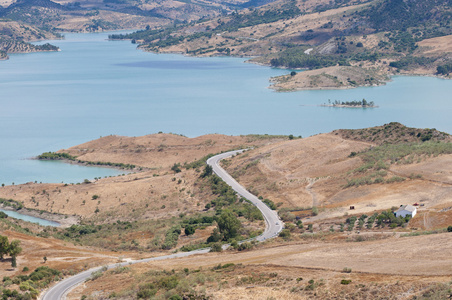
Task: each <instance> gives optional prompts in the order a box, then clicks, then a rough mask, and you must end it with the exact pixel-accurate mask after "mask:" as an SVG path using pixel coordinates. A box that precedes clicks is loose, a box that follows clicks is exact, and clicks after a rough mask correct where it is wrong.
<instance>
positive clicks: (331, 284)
mask: <svg viewBox="0 0 452 300" xmlns="http://www.w3.org/2000/svg"><path fill="white" fill-rule="evenodd" d="M451 246H452V235H451V234H449V233H445V234H436V235H429V236H418V237H409V238H408V237H403V238H397V237H391V238H389V239H386V240H384V242H382V241H368V242H360V243H353V242H337V241H336V242H334V241H333V239H329V238H326V239H319V240H310V241H309V240H306V241H302V242H300V241H299V242H291V243H285V244H284V243H281V242H280V241H278V242H275V241H272V242H270V243H268V244H265V245H260V246H259V247H258V248H257V249H253V250H250V251H244V252H236V251H224V252H223V253H219V254H217V253H210V254H207V255H203V256H202V257H201V256H192V257H187V258H181V259H173V260H168V261H158V262H152V263H145V264H138V265H134V266H130V267H129V268H128V269H127V270H121V272H120V271H119V270H118V271H116V272H115V271H109V272H106V273H105V275H103V276H102V277H100V278H98V279H96V280H94V281H89V282H85V283H84V284H82V285H80V286H79V287H77V288H76V289H74V290H73V291H72V292H71V293H70V294H69V297H68V299H74V300H75V299H80V298H81V297H82V296H83V295H85V296H88V297H87V299H101V298H102V299H103V298H105V299H106V298H108V296H109V295H112V294H113V295H115V296H117V297H118V298H119V299H131V298H133V295H136V293H137V291H138V290H140V289H141V288H140V286H142V287H143V286H146V284H147V283H149V282H152V280H154V282H155V281H156V279H153V278H155V277H157V280H158V278H161V277H162V276H164V275H166V276H173V278H174V277H177V278H179V279H180V283H179V284H180V286H179V287H176V288H175V290H172V291H168V292H166V293H165V292H164V291H159V293H158V295H157V296H160V298H158V299H164V298H165V297H167V296H168V295H171V292H173V293H174V292H176V293H178V294H179V295H182V294H192V295H193V294H194V295H204V296H207V297H211V298H210V299H414V297H415V296H419V297H422V296H424V295H427V296H429V295H432V294H435V293H437V294H439V296H438V297H436V298H435V297H426V298H421V299H445V298H443V297H444V296H447V295H448V292H447V290H448V289H449V288H450V275H451V267H452V259H451V258H450V255H449V253H450V252H449V251H451V250H452V248H451ZM230 264H233V265H232V266H229V267H228V265H230ZM221 265H223V266H224V267H223V268H221ZM344 269H348V271H346V272H344ZM192 272H193V273H192ZM151 277H153V278H151ZM160 280H161V279H160ZM342 280H351V283H350V284H346V283H342V284H341V281H342ZM137 283H139V284H137ZM441 290H443V292H444V293H446V294H440V291H441ZM444 290H445V291H444Z"/></svg>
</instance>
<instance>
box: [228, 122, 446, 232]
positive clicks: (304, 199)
mask: <svg viewBox="0 0 452 300" xmlns="http://www.w3.org/2000/svg"><path fill="white" fill-rule="evenodd" d="M386 127H387V128H386ZM401 128H402V129H403V127H400V125H399V124H389V125H386V126H382V127H377V128H376V129H375V132H377V131H378V132H379V133H378V134H375V135H372V134H369V132H367V131H363V133H362V134H364V135H362V134H361V133H356V132H355V133H351V134H350V133H348V131H341V130H339V131H335V132H333V133H328V134H319V135H316V136H312V137H309V138H305V139H298V140H294V141H291V142H281V143H278V144H272V145H268V146H263V147H260V148H257V149H255V150H250V151H248V152H247V153H246V154H244V155H241V156H239V157H237V158H234V159H233V160H229V161H226V162H225V163H224V165H225V167H226V169H227V170H228V171H229V172H230V174H232V175H233V176H234V177H235V178H237V179H238V180H239V182H241V183H242V184H243V185H245V186H246V187H247V188H248V189H249V190H251V191H253V192H254V193H255V194H259V195H263V197H264V198H269V199H271V200H272V201H273V202H274V203H280V205H282V207H291V208H297V207H299V208H303V207H305V208H306V207H312V206H319V207H322V209H323V212H322V211H321V212H320V214H319V216H316V217H315V219H319V218H330V217H333V216H334V217H339V216H343V215H344V213H352V212H350V211H349V206H355V211H353V213H356V214H358V213H359V214H363V213H367V214H369V213H374V212H376V211H381V210H385V209H389V208H391V207H393V206H396V207H399V206H400V205H402V204H414V203H416V202H417V203H419V204H423V205H424V206H423V207H422V208H421V209H420V211H421V212H422V211H430V210H432V211H436V210H440V209H442V208H443V206H444V205H445V206H447V205H448V203H450V201H451V200H452V199H451V194H452V177H451V174H452V173H451V169H452V164H451V163H452V155H450V154H446V155H441V156H438V157H433V156H432V157H429V156H428V155H419V156H416V157H414V156H413V158H410V159H412V160H413V161H411V162H408V161H407V162H404V161H403V160H402V159H401V160H400V161H399V162H398V163H392V164H391V163H389V162H385V163H387V164H389V166H388V168H387V170H384V171H381V172H382V173H381V175H377V174H380V173H378V171H375V173H374V174H370V175H364V174H367V173H366V172H365V170H361V171H357V169H359V168H360V167H361V166H363V162H362V159H361V157H360V156H359V155H356V156H351V155H350V154H351V153H352V152H354V153H359V152H363V150H366V149H368V148H369V147H375V146H378V144H379V143H381V142H383V141H384V139H386V141H387V142H392V143H395V142H396V140H397V139H399V142H405V143H408V142H414V141H415V140H416V139H417V138H418V137H417V135H418V134H419V132H421V131H417V130H415V131H414V133H413V135H411V134H409V133H408V131H409V130H410V129H407V128H405V129H403V130H406V131H407V133H406V134H404V135H398V134H395V132H399V131H400V130H401ZM380 131H381V133H380ZM383 132H390V133H388V134H386V133H385V135H384V137H383V135H381V134H383ZM368 135H369V136H368ZM434 135H435V134H434ZM370 137H373V139H374V141H372V139H371V138H370ZM438 137H439V138H440V139H441V140H442V139H444V140H448V141H450V137H448V136H447V135H443V134H441V133H438ZM368 176H375V177H377V176H381V178H382V180H386V181H388V182H387V183H384V184H383V183H378V184H370V185H369V184H364V185H358V186H356V185H355V186H353V185H352V186H350V185H351V184H353V182H355V181H356V180H357V179H359V178H367V177H368ZM393 177H396V178H398V177H401V178H403V179H400V180H395V179H393V180H394V182H391V178H393ZM347 185H349V186H350V187H347ZM450 222H451V224H452V220H450Z"/></svg>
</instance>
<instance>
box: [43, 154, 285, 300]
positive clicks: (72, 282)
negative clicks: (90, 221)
mask: <svg viewBox="0 0 452 300" xmlns="http://www.w3.org/2000/svg"><path fill="white" fill-rule="evenodd" d="M243 151H245V150H235V151H229V152H226V153H222V154H219V155H215V156H213V157H211V158H209V159H208V160H207V164H209V165H210V166H211V167H212V169H213V171H214V173H215V174H217V175H218V176H219V177H220V178H221V179H223V180H224V181H225V182H226V183H227V184H228V185H230V186H231V187H232V188H233V189H234V191H236V192H237V194H239V195H240V196H242V197H244V198H246V199H248V200H249V201H250V202H251V203H252V204H254V205H255V206H256V207H257V208H258V209H259V210H260V211H261V212H262V214H263V216H264V219H265V223H266V226H265V231H264V233H262V234H261V235H259V236H258V237H256V238H255V240H257V241H260V242H261V241H265V240H266V239H269V238H273V237H276V236H277V235H278V234H279V232H280V231H281V230H282V229H283V223H282V222H281V220H280V219H279V217H278V214H277V212H276V211H274V210H271V209H270V208H269V207H268V206H267V205H266V204H265V203H263V202H262V201H260V200H259V199H258V198H257V197H256V196H254V195H253V194H251V193H250V192H248V191H247V190H246V189H245V188H244V187H243V186H241V185H240V184H239V183H238V182H237V181H235V180H234V178H232V177H231V175H229V174H228V173H227V172H226V171H225V170H224V169H223V168H222V167H220V165H219V163H220V161H221V160H222V159H225V158H228V157H231V156H233V155H236V154H238V153H242V152H243ZM209 251H210V248H204V249H198V250H194V251H190V252H181V253H176V254H171V255H165V256H158V257H151V258H146V259H141V260H133V261H130V262H122V263H118V264H112V265H109V266H107V268H108V269H112V268H115V267H118V266H126V265H129V264H136V263H143V262H149V261H157V260H164V259H172V258H180V257H186V256H190V255H195V254H205V253H208V252H209ZM101 269H102V267H97V268H93V269H90V270H87V271H84V272H82V273H79V274H77V275H74V276H71V277H68V278H66V279H64V280H62V281H60V282H58V283H57V284H55V285H54V286H52V287H51V288H50V289H48V290H47V291H46V292H45V293H44V294H43V295H42V296H41V297H40V299H41V300H56V299H65V298H66V295H67V294H68V293H69V292H70V291H71V290H72V289H73V288H75V287H76V286H77V285H79V284H81V283H83V282H84V281H85V280H87V279H88V278H89V277H90V276H91V274H92V273H93V272H96V271H99V270H101Z"/></svg>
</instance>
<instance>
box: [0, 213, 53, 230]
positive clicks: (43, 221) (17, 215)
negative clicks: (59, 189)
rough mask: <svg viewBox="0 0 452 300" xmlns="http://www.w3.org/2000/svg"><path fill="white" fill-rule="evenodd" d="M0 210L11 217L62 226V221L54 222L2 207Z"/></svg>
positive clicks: (46, 224) (44, 224) (45, 224)
mask: <svg viewBox="0 0 452 300" xmlns="http://www.w3.org/2000/svg"><path fill="white" fill-rule="evenodd" d="M0 211H2V212H4V213H5V214H7V215H8V216H10V217H11V218H14V219H19V220H24V221H27V222H31V223H37V224H39V225H42V226H52V227H58V226H60V223H57V222H52V221H48V220H45V219H41V218H36V217H32V216H27V215H24V214H21V213H18V212H16V211H11V210H4V209H0Z"/></svg>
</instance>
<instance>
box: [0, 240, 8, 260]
mask: <svg viewBox="0 0 452 300" xmlns="http://www.w3.org/2000/svg"><path fill="white" fill-rule="evenodd" d="M8 250H9V241H8V237H7V236H3V235H0V259H1V260H3V255H5V254H8Z"/></svg>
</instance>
